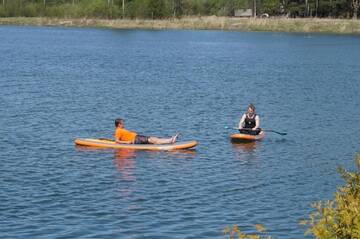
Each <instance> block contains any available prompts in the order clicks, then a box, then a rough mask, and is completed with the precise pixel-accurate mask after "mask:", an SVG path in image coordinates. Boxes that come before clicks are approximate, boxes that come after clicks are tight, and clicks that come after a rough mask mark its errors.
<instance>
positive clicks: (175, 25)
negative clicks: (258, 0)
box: [0, 16, 360, 34]
mask: <svg viewBox="0 0 360 239" xmlns="http://www.w3.org/2000/svg"><path fill="white" fill-rule="evenodd" d="M0 25H33V26H69V27H105V28H117V29H199V30H201V29H214V30H232V31H271V32H304V33H309V32H318V33H336V34H360V20H341V19H316V18H312V19H287V18H266V19H264V18H257V19H253V18H231V17H216V16H208V17H184V18H181V19H166V20H143V19H136V20H130V19H124V20H122V19H115V20H105V19H58V18H43V17H41V18H29V17H16V18H0Z"/></svg>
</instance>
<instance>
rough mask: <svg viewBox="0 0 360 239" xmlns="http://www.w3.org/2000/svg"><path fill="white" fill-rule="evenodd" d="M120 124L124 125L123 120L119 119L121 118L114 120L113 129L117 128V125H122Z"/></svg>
mask: <svg viewBox="0 0 360 239" xmlns="http://www.w3.org/2000/svg"><path fill="white" fill-rule="evenodd" d="M122 123H124V120H123V119H121V118H118V119H116V120H115V127H118V125H119V124H122Z"/></svg>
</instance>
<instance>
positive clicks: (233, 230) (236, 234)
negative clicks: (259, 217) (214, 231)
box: [223, 224, 272, 239]
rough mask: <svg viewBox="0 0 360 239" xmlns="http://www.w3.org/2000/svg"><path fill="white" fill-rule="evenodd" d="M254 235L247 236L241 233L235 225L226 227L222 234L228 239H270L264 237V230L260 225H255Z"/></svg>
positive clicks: (266, 236)
mask: <svg viewBox="0 0 360 239" xmlns="http://www.w3.org/2000/svg"><path fill="white" fill-rule="evenodd" d="M255 229H256V231H257V233H256V234H247V233H244V232H242V231H241V230H240V229H239V227H238V226H237V225H233V226H232V227H226V228H225V229H224V230H223V232H224V234H225V235H228V236H229V239H235V238H238V239H272V237H271V236H268V235H265V232H266V228H265V227H264V226H263V225H262V224H256V225H255Z"/></svg>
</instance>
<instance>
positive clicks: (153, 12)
mask: <svg viewBox="0 0 360 239" xmlns="http://www.w3.org/2000/svg"><path fill="white" fill-rule="evenodd" d="M359 7H360V0H0V17H56V18H103V19H116V18H128V19H135V18H136V19H164V18H181V17H183V16H211V15H216V16H233V15H234V11H235V10H236V9H249V8H251V9H254V12H256V15H257V16H261V15H262V14H264V13H267V14H269V15H270V16H287V17H326V18H354V19H357V15H358V10H359Z"/></svg>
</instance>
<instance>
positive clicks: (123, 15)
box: [122, 0, 125, 18]
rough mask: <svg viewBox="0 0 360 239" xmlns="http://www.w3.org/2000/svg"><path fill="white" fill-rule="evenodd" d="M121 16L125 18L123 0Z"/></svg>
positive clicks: (123, 0) (123, 1)
mask: <svg viewBox="0 0 360 239" xmlns="http://www.w3.org/2000/svg"><path fill="white" fill-rule="evenodd" d="M122 18H125V0H122Z"/></svg>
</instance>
